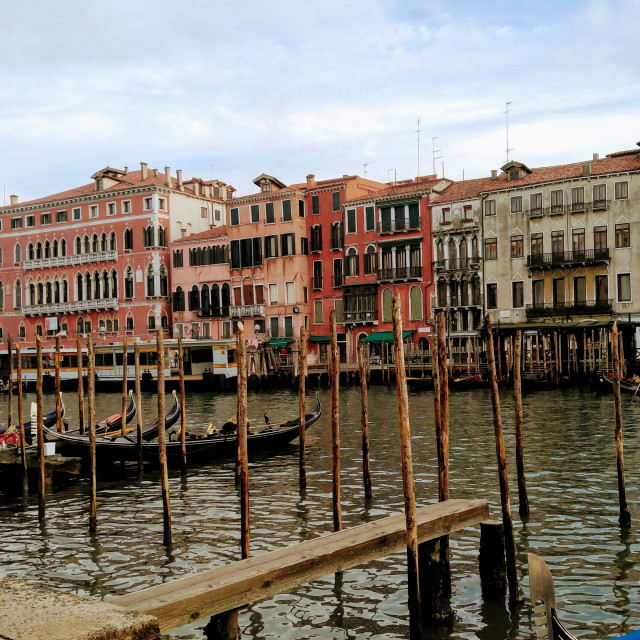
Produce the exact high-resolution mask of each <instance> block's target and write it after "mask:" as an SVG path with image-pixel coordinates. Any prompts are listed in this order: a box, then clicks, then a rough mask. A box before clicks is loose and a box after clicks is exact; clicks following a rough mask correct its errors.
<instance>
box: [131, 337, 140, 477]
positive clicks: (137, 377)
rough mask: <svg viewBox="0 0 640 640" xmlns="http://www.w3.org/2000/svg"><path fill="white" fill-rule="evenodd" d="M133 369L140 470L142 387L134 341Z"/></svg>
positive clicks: (138, 351) (137, 349) (137, 353)
mask: <svg viewBox="0 0 640 640" xmlns="http://www.w3.org/2000/svg"><path fill="white" fill-rule="evenodd" d="M133 370H134V374H133V375H134V378H135V391H134V393H135V394H136V447H137V453H138V468H139V469H140V470H142V389H141V384H140V347H138V343H137V342H136V344H135V346H134V348H133Z"/></svg>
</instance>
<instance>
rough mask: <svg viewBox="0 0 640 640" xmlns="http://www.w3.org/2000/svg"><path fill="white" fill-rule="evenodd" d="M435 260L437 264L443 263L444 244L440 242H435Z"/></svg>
mask: <svg viewBox="0 0 640 640" xmlns="http://www.w3.org/2000/svg"><path fill="white" fill-rule="evenodd" d="M436 260H437V261H438V262H444V244H443V242H442V240H438V241H437V242H436Z"/></svg>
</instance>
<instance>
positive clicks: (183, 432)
mask: <svg viewBox="0 0 640 640" xmlns="http://www.w3.org/2000/svg"><path fill="white" fill-rule="evenodd" d="M178 379H179V385H180V454H181V457H182V474H183V475H184V474H185V473H186V472H187V440H186V437H187V412H186V406H185V405H186V402H185V394H184V351H183V349H182V336H178Z"/></svg>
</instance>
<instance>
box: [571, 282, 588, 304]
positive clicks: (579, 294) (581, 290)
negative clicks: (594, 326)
mask: <svg viewBox="0 0 640 640" xmlns="http://www.w3.org/2000/svg"><path fill="white" fill-rule="evenodd" d="M586 301H587V279H586V278H585V276H577V277H575V278H574V279H573V304H584V303H585V302H586Z"/></svg>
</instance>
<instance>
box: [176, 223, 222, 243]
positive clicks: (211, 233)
mask: <svg viewBox="0 0 640 640" xmlns="http://www.w3.org/2000/svg"><path fill="white" fill-rule="evenodd" d="M226 235H227V226H226V225H222V226H221V227H213V229H207V230H206V231H201V232H200V233H193V234H191V235H190V236H186V237H184V238H179V239H178V240H174V241H173V242H172V243H171V244H186V243H188V242H198V241H200V240H213V239H214V238H220V237H224V236H226Z"/></svg>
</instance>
